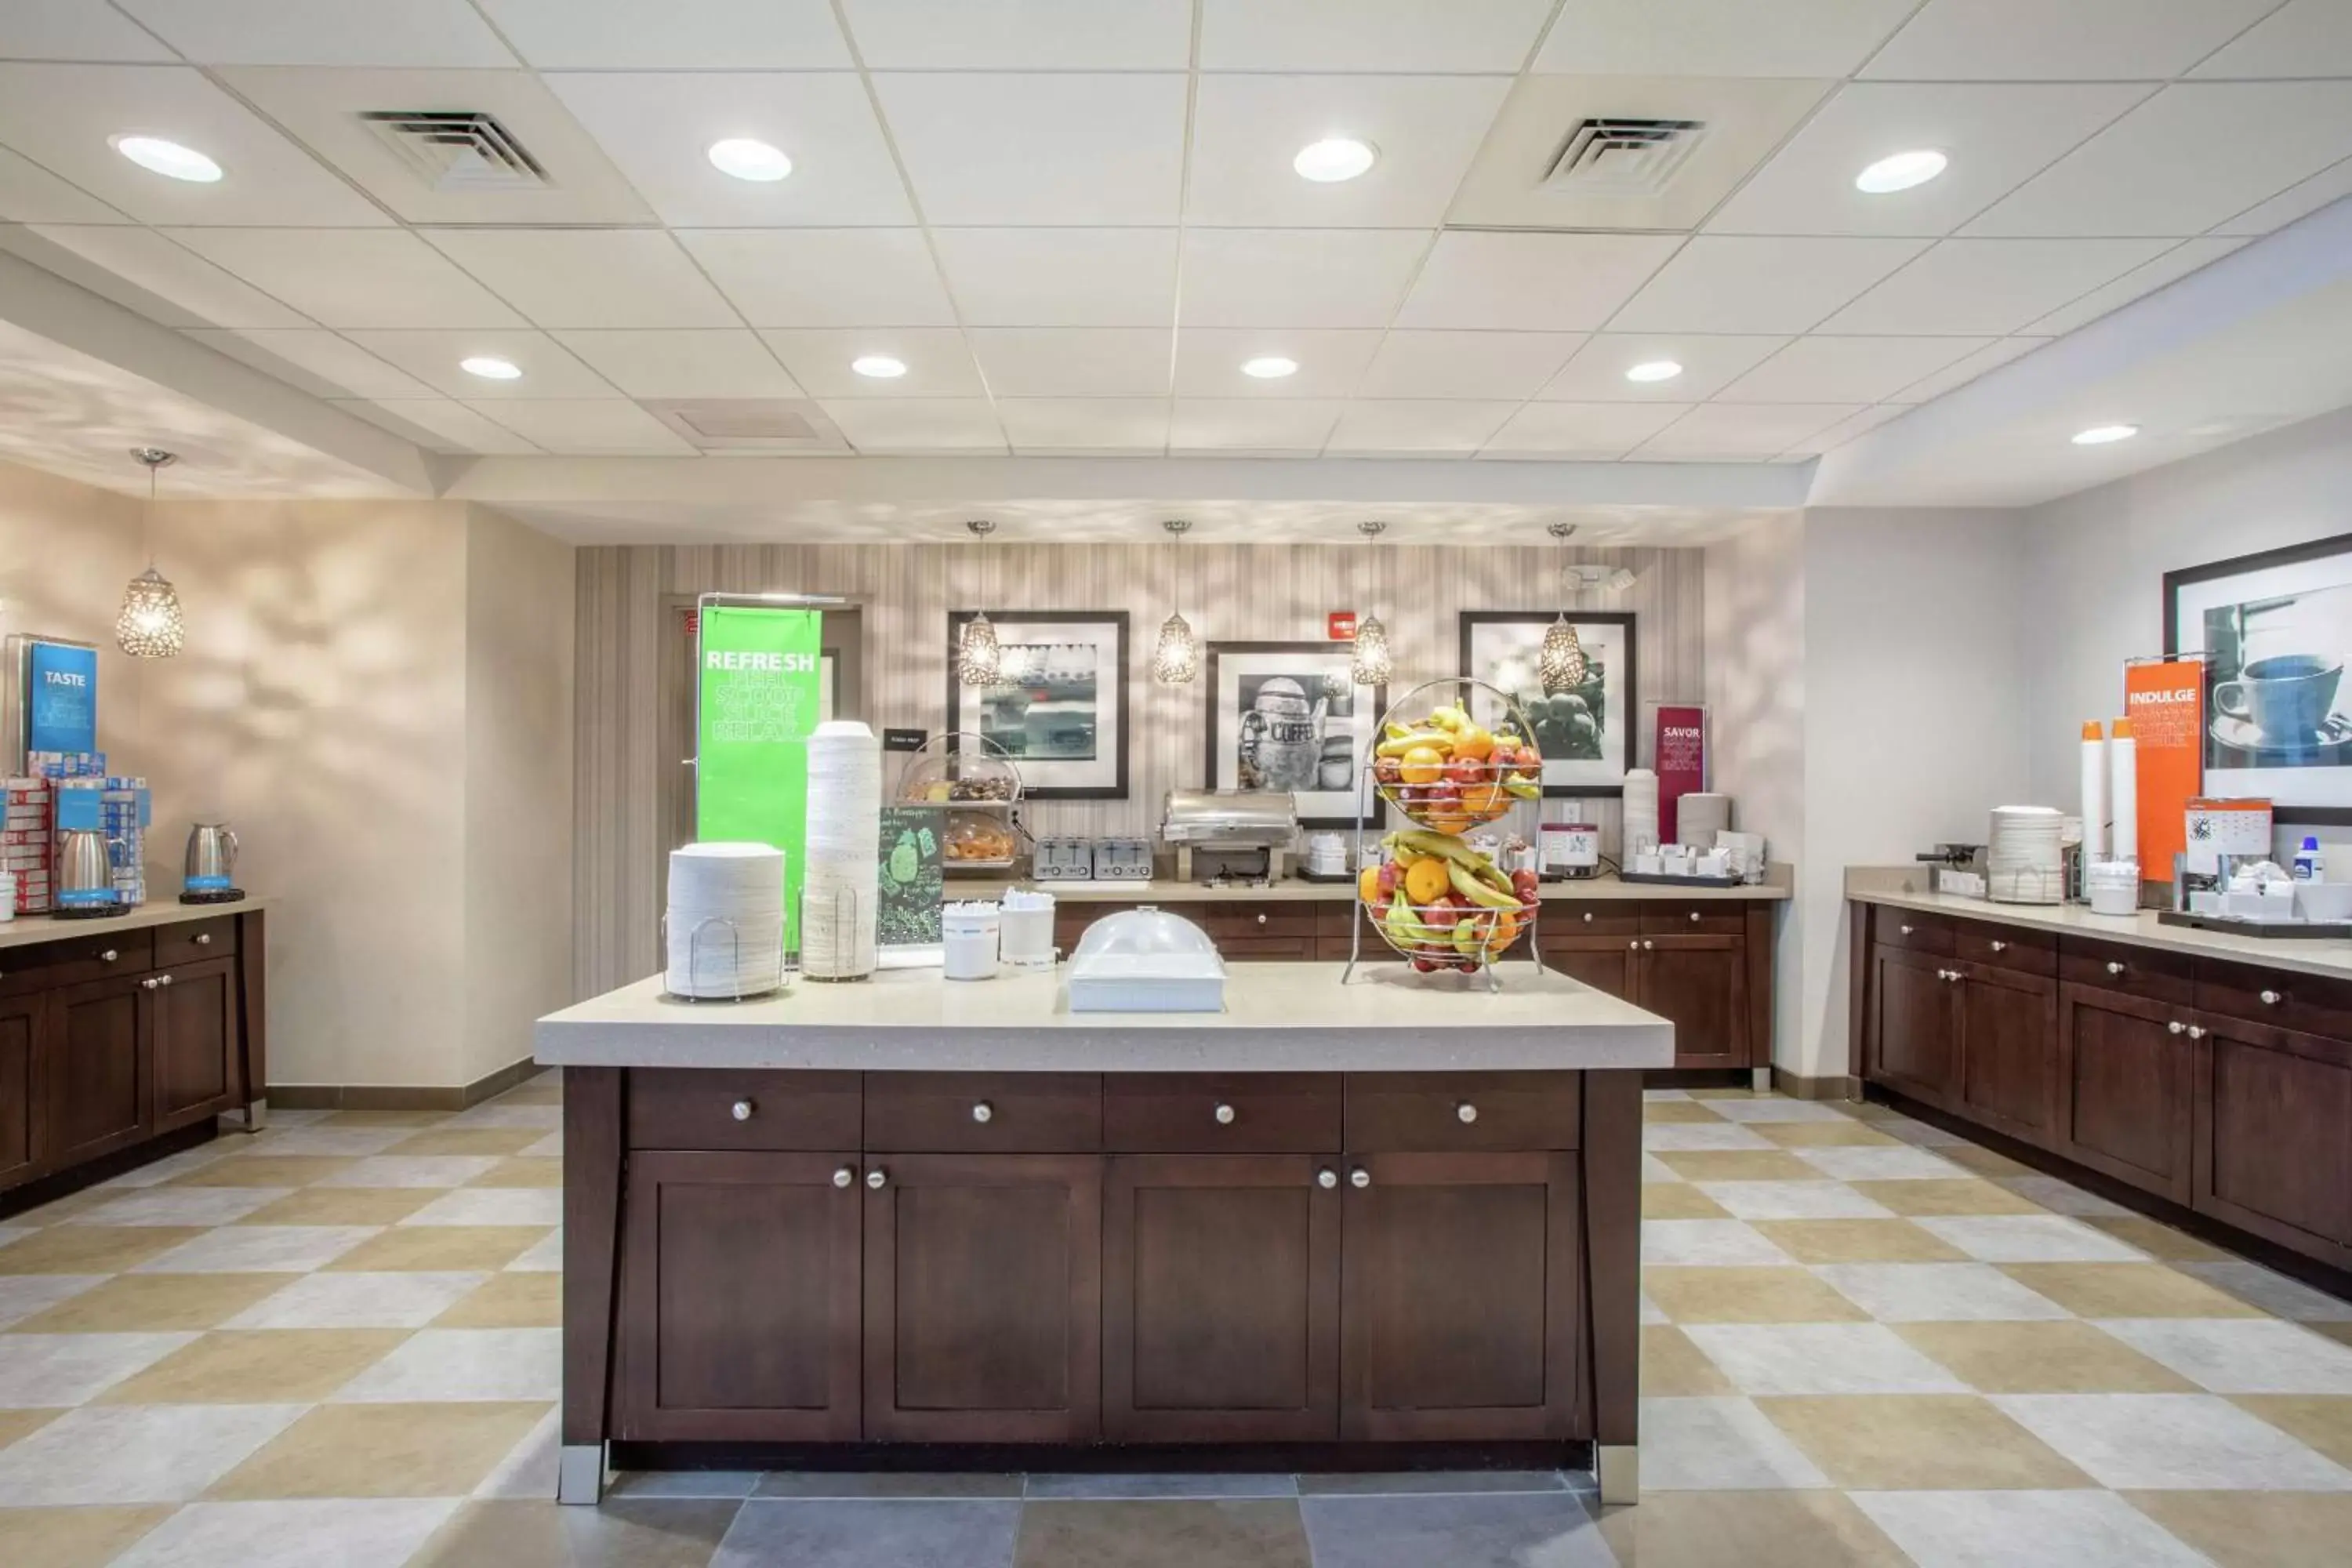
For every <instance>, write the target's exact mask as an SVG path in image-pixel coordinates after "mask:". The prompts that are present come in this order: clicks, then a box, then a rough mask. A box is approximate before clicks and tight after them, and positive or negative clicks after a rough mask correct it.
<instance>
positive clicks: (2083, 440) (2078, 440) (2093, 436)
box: [2074, 425, 2139, 447]
mask: <svg viewBox="0 0 2352 1568" xmlns="http://www.w3.org/2000/svg"><path fill="white" fill-rule="evenodd" d="M2138 434H2139V426H2137V425H2094V426H2091V427H2090V428H2089V429H2088V430H2077V431H2075V432H2074V445H2076V446H2077V447H2104V446H2105V445H2106V444H2107V443H2108V442H2110V441H2128V440H2130V439H2131V438H2132V437H2135V436H2137V435H2138Z"/></svg>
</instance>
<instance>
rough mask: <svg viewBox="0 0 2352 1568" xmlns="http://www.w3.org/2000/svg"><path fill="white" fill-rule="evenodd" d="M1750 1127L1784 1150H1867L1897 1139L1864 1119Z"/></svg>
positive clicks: (1756, 1123)
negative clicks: (1862, 1120) (1863, 1120)
mask: <svg viewBox="0 0 2352 1568" xmlns="http://www.w3.org/2000/svg"><path fill="white" fill-rule="evenodd" d="M1748 1131H1752V1132H1756V1133H1759V1134H1761V1135H1762V1136H1764V1137H1765V1138H1768V1139H1769V1140H1770V1141H1771V1142H1775V1143H1778V1144H1779V1145H1780V1147H1781V1148H1783V1149H1864V1148H1869V1147H1871V1146H1872V1145H1874V1144H1882V1143H1892V1142H1895V1139H1892V1138H1889V1137H1888V1136H1887V1135H1886V1134H1885V1133H1884V1132H1881V1131H1879V1130H1878V1129H1877V1128H1875V1127H1872V1126H1869V1125H1868V1124H1866V1123H1864V1122H1861V1121H1751V1122H1749V1123H1748Z"/></svg>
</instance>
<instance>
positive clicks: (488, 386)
mask: <svg viewBox="0 0 2352 1568" xmlns="http://www.w3.org/2000/svg"><path fill="white" fill-rule="evenodd" d="M351 340H352V342H354V343H357V344H358V345H359V346H360V347H361V348H363V349H365V350H366V351H367V352H368V353H372V354H375V355H377V356H379V357H381V358H382V359H383V360H385V361H386V362H388V363H392V364H395V365H398V366H399V367H400V368H401V369H402V370H404V371H406V372H407V373H408V374H411V375H413V376H415V377H416V379H417V380H419V381H422V382H424V383H425V384H426V385H428V386H430V387H431V388H432V389H433V390H434V391H436V392H437V393H440V394H442V395H444V396H447V397H455V398H459V399H461V400H463V401H464V402H466V403H468V404H482V403H502V402H505V401H507V400H509V399H511V398H519V397H528V398H534V399H538V400H540V401H542V402H544V401H548V400H551V399H558V398H577V397H614V398H617V397H619V396H620V395H621V394H620V391H619V389H617V388H616V387H614V385H613V384H611V383H610V382H608V381H606V380H605V379H604V377H603V376H601V375H598V374H596V373H595V372H594V371H593V370H591V369H589V368H588V367H587V366H586V365H584V364H583V363H581V362H580V361H579V360H578V359H577V358H576V357H574V356H573V355H572V353H571V352H570V351H568V350H567V349H565V348H564V347H563V346H562V344H561V343H558V342H556V341H555V340H554V339H553V338H551V337H549V336H548V335H547V334H546V333H544V332H534V331H531V330H530V328H528V327H479V328H472V329H469V330H467V331H454V332H419V331H407V332H353V333H352V334H351ZM476 355H481V356H484V357H488V358H492V359H502V360H505V361H507V362H508V363H509V364H512V365H513V366H514V367H515V368H516V369H517V370H520V371H521V372H522V374H521V375H520V376H518V377H516V378H515V379H514V380H512V381H486V380H484V379H483V378H482V377H480V376H478V375H473V374H468V373H467V372H466V371H463V370H461V369H459V368H458V362H459V361H460V360H465V359H470V358H472V357H474V356H476Z"/></svg>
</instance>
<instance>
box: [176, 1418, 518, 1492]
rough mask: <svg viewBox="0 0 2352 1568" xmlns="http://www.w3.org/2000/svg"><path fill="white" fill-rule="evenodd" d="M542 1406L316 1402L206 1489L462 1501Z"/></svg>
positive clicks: (215, 1490)
mask: <svg viewBox="0 0 2352 1568" xmlns="http://www.w3.org/2000/svg"><path fill="white" fill-rule="evenodd" d="M548 1408H549V1407H548V1406H547V1405H541V1404H538V1403H521V1404H499V1403H493V1402H489V1401H484V1402H482V1403H479V1404H460V1405H320V1406H319V1407H318V1408H317V1409H315V1410H312V1411H310V1412H309V1413H308V1414H306V1415H303V1416H302V1418H301V1419H300V1420H299V1421H297V1422H295V1423H294V1425H292V1426H289V1427H287V1428H286V1430H284V1431H283V1432H280V1433H279V1434H278V1436H275V1437H273V1438H271V1439H270V1440H269V1442H268V1444H266V1445H265V1446H264V1447H262V1448H261V1450H260V1451H259V1452H257V1453H256V1454H255V1455H254V1456H253V1457H252V1458H249V1459H247V1460H246V1461H245V1463H243V1464H241V1465H239V1466H238V1467H237V1468H235V1469H233V1470H231V1471H230V1472H229V1473H228V1474H227V1475H226V1476H223V1477H222V1478H221V1479H219V1480H218V1481H216V1482H215V1483H214V1484H213V1488H212V1489H211V1490H210V1491H209V1492H207V1493H206V1494H205V1495H206V1496H207V1497H209V1498H212V1499H214V1500H256V1499H261V1498H372V1497H463V1496H465V1495H467V1493H469V1492H471V1491H472V1490H473V1489H474V1488H475V1487H476V1486H478V1485H479V1484H480V1483H481V1480H482V1479H483V1478H484V1477H485V1476H487V1475H488V1474H489V1473H490V1468H491V1467H492V1466H494V1465H496V1464H497V1463H498V1462H499V1460H500V1459H503V1458H506V1457H507V1454H508V1453H509V1451H510V1450H511V1449H512V1448H513V1447H514V1446H515V1445H516V1444H517V1443H520V1442H521V1441H522V1439H523V1437H524V1436H525V1435H527V1434H528V1433H529V1432H530V1429H531V1427H532V1426H536V1425H537V1424H538V1422H539V1419H540V1417H541V1416H542V1415H546V1414H547V1411H548Z"/></svg>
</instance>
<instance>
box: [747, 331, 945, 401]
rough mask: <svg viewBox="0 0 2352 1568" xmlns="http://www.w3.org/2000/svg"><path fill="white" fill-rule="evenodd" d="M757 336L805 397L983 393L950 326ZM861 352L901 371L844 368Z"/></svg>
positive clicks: (923, 396)
mask: <svg viewBox="0 0 2352 1568" xmlns="http://www.w3.org/2000/svg"><path fill="white" fill-rule="evenodd" d="M760 335H761V337H762V338H765V339H766V340H767V342H768V346H769V347H770V348H772V349H773V350H774V351H775V353H776V357H777V358H778V359H780V360H782V361H783V363H784V368H785V369H786V370H788V371H790V372H792V373H793V380H795V381H797V382H799V383H800V384H802V385H803V386H804V387H806V388H807V389H808V394H809V395H810V396H811V397H820V398H858V397H901V398H903V397H918V398H954V397H985V396H987V395H988V388H987V386H986V385H985V384H983V383H982V381H981V379H980V367H979V366H978V365H977V364H975V363H972V357H971V348H970V347H969V346H967V345H966V343H965V342H964V336H963V334H962V333H961V332H959V331H956V330H955V329H954V328H952V327H851V328H841V329H830V330H823V331H806V330H803V331H763V332H761V334H760ZM866 354H887V355H888V356H889V357H891V358H892V359H895V360H897V361H898V362H899V363H901V364H903V365H905V366H906V367H907V374H904V375H902V376H898V377H896V378H883V377H877V376H870V375H860V374H857V373H856V371H854V370H852V369H850V368H849V366H850V362H852V361H853V360H856V359H858V358H859V357H861V356H863V355H866Z"/></svg>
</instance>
